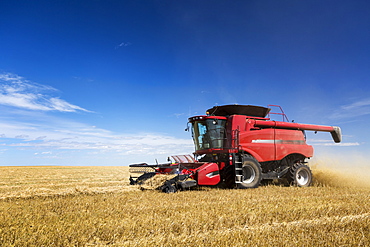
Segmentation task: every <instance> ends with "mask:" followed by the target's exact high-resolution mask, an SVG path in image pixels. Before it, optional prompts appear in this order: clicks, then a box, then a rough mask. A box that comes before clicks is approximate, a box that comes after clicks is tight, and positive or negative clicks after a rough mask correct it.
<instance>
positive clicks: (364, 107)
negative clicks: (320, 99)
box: [331, 99, 370, 119]
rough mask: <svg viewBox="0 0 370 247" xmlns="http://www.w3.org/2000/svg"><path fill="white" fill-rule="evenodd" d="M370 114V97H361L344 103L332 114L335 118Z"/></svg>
mask: <svg viewBox="0 0 370 247" xmlns="http://www.w3.org/2000/svg"><path fill="white" fill-rule="evenodd" d="M369 114H370V99H361V100H358V101H356V102H353V103H351V104H348V105H343V106H341V107H340V109H339V110H336V111H334V112H333V114H332V115H331V118H334V119H345V118H354V117H359V116H364V115H369Z"/></svg>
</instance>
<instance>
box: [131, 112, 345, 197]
mask: <svg viewBox="0 0 370 247" xmlns="http://www.w3.org/2000/svg"><path fill="white" fill-rule="evenodd" d="M270 106H273V107H278V108H279V109H280V110H281V113H270V110H271V109H270V108H266V107H261V106H252V105H223V106H215V107H213V108H211V109H208V110H207V113H206V115H201V116H194V117H191V118H189V123H190V124H191V131H192V136H193V141H194V145H195V152H194V157H195V158H193V157H192V156H190V155H180V156H172V157H171V158H172V160H171V159H169V163H165V164H156V165H148V164H133V165H130V172H132V173H138V172H139V173H143V174H142V175H141V176H139V177H130V183H131V184H140V183H143V182H144V181H145V180H147V179H149V178H151V177H153V176H155V175H157V174H173V178H171V179H169V180H167V181H166V182H165V183H164V184H163V185H162V186H161V187H160V189H161V190H162V191H164V192H176V191H177V190H184V189H189V188H191V187H194V186H198V185H220V186H223V187H224V188H234V187H237V188H257V187H258V186H259V184H260V183H261V181H262V180H274V179H285V180H287V181H288V182H289V183H290V184H292V185H296V186H299V187H307V186H309V185H310V184H311V182H312V173H311V169H310V168H309V166H308V165H307V164H306V163H307V162H306V159H308V158H310V157H312V155H313V148H312V146H310V145H307V144H306V138H305V131H306V130H308V131H315V132H316V131H324V132H330V134H331V136H332V138H333V140H334V142H337V143H338V142H341V139H342V135H341V129H340V128H339V127H337V126H323V125H313V124H299V123H294V122H288V118H287V117H286V115H285V113H284V112H283V110H282V109H281V107H280V106H276V105H270ZM271 114H278V115H281V116H282V120H283V121H274V120H271V119H270V115H271Z"/></svg>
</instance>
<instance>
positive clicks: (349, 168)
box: [309, 153, 370, 188]
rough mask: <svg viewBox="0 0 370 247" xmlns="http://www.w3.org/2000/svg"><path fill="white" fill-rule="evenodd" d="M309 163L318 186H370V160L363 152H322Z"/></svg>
mask: <svg viewBox="0 0 370 247" xmlns="http://www.w3.org/2000/svg"><path fill="white" fill-rule="evenodd" d="M309 164H310V167H311V169H312V172H313V176H314V184H315V185H317V186H336V187H368V188H370V162H369V159H368V158H366V157H365V156H364V155H363V154H356V153H352V154H346V155H342V154H335V155H334V154H331V153H327V154H320V155H317V156H316V157H314V158H312V159H311V160H309Z"/></svg>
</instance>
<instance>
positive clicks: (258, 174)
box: [238, 155, 262, 189]
mask: <svg viewBox="0 0 370 247" xmlns="http://www.w3.org/2000/svg"><path fill="white" fill-rule="evenodd" d="M242 162H243V166H242V175H243V176H242V182H241V183H238V188H240V189H249V188H257V187H258V186H259V185H260V182H261V179H262V170H261V166H260V164H259V163H258V161H257V160H256V159H255V158H253V157H252V156H250V155H244V156H243V157H242Z"/></svg>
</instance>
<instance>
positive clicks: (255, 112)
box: [207, 105, 271, 118]
mask: <svg viewBox="0 0 370 247" xmlns="http://www.w3.org/2000/svg"><path fill="white" fill-rule="evenodd" d="M270 110H271V109H270V108H267V107H263V106H254V105H221V106H214V107H213V108H211V109H208V110H207V115H210V116H230V115H246V116H251V117H261V118H264V117H266V116H267V114H268V113H269V112H270Z"/></svg>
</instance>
